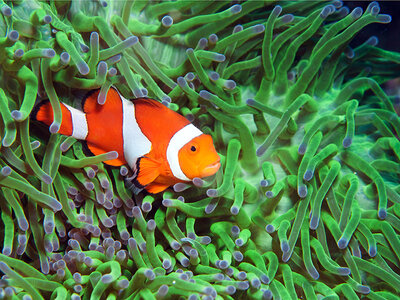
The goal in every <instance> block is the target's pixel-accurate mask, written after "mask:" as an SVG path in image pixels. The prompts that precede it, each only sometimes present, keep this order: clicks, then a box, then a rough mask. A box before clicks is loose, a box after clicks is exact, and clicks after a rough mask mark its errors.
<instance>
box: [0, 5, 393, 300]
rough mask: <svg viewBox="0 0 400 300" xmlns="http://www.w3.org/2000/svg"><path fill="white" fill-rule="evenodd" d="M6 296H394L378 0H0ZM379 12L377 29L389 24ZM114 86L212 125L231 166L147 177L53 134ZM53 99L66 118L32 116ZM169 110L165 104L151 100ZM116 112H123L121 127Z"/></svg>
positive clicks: (0, 183)
mask: <svg viewBox="0 0 400 300" xmlns="http://www.w3.org/2000/svg"><path fill="white" fill-rule="evenodd" d="M0 11H1V17H0V34H1V35H2V36H3V37H2V38H1V39H0V78H1V79H2V80H1V81H0V114H1V120H2V122H0V125H1V126H0V136H1V140H2V145H1V149H0V151H1V152H0V167H1V172H0V188H1V193H0V208H1V222H0V223H1V227H0V232H1V234H0V243H2V244H3V247H2V254H0V271H1V272H2V273H3V277H2V279H1V280H0V298H5V299H14V298H18V299H21V298H22V299H24V300H27V299H35V300H36V299H73V300H77V299H107V300H111V299H146V300H147V299H161V298H166V299H177V298H179V297H183V298H185V299H186V298H187V299H190V300H194V299H198V298H202V299H271V298H274V299H298V298H305V299H319V298H321V297H325V298H327V299H328V298H329V299H339V298H349V299H358V298H360V297H367V298H370V299H397V298H398V297H399V295H400V292H399V289H400V288H399V287H400V276H399V273H400V269H399V267H400V261H399V259H400V239H399V232H400V219H399V218H400V195H399V194H400V185H399V174H400V164H399V162H400V142H399V138H398V136H399V131H400V119H399V116H398V114H397V113H396V110H395V108H394V104H393V103H394V101H393V100H394V99H393V97H391V96H388V95H387V94H386V93H385V91H384V89H383V88H382V87H383V85H384V84H385V83H386V82H389V81H390V80H392V79H394V78H396V77H398V74H400V73H399V72H400V67H399V62H400V54H399V53H397V52H391V51H387V50H383V49H380V48H378V47H377V43H378V39H377V38H376V37H374V36H373V37H371V38H369V39H368V40H366V41H364V42H363V43H362V44H361V45H352V46H350V42H351V41H352V39H353V38H354V37H355V36H356V35H357V33H358V32H359V31H360V30H362V29H363V28H364V27H365V26H367V25H369V24H371V23H388V22H390V21H391V17H390V16H389V15H385V14H380V8H379V5H378V3H376V2H371V3H369V5H368V7H367V8H366V10H365V11H364V12H363V10H362V9H361V8H359V7H357V8H355V9H353V10H352V11H350V10H349V9H348V8H347V7H346V6H343V3H342V2H341V1H330V2H329V1H328V2H327V1H282V3H279V2H276V1H251V0H248V1H245V2H242V1H233V3H232V2H229V1H187V0H177V1H150V2H147V1H132V0H128V1H113V0H110V1H104V0H102V1H100V0H99V1H78V0H73V1H68V0H61V1H60V0H58V1H57V0H48V1H36V0H25V1H24V0H15V1H5V2H3V1H2V0H0ZM375 26H379V25H375ZM111 86H115V87H116V88H117V89H118V90H119V91H120V93H121V94H122V95H123V96H124V97H125V98H127V99H134V98H139V97H143V96H146V97H151V98H154V99H157V100H159V101H161V102H162V103H163V104H164V105H166V106H168V107H169V108H171V109H172V110H174V111H177V112H179V113H180V114H182V115H183V116H185V117H186V118H187V119H189V120H190V121H192V122H193V123H194V124H196V125H197V126H198V127H199V128H201V129H202V131H203V132H205V133H208V134H210V135H211V136H212V137H213V140H214V143H215V146H216V149H217V151H218V153H219V154H220V157H221V164H222V167H221V170H220V171H219V172H218V173H217V174H216V175H215V176H214V177H213V178H209V179H205V180H202V179H200V178H195V179H194V180H193V183H191V184H184V183H178V184H176V185H175V186H173V187H171V189H169V190H167V191H166V192H164V193H163V194H157V195H146V194H145V193H143V192H139V193H133V192H132V189H131V186H129V184H126V183H125V179H126V177H128V176H131V175H132V171H131V170H130V169H129V168H127V167H125V166H123V167H121V168H116V167H108V166H105V165H104V164H103V163H102V161H104V160H107V159H110V155H111V156H112V155H113V153H111V154H110V153H108V154H102V155H98V156H88V155H87V154H86V153H85V151H84V150H85V149H84V147H83V145H82V143H81V142H79V141H76V140H75V139H74V138H72V137H66V136H62V135H60V134H58V133H57V132H58V130H59V128H60V124H61V109H60V102H61V101H62V102H65V103H67V104H69V105H71V106H74V107H76V108H79V105H80V103H81V100H82V97H83V95H84V94H85V93H87V92H88V91H90V90H93V89H100V93H99V97H98V102H99V103H104V102H105V101H107V98H106V95H107V91H108V90H109V88H110V87H111ZM45 99H48V100H49V101H50V103H51V105H52V109H53V115H54V121H53V123H52V124H51V126H50V128H49V129H48V128H43V127H41V126H40V124H38V123H36V122H34V121H32V120H31V119H30V115H31V113H32V110H33V108H34V105H35V103H37V102H40V101H42V100H45ZM154 122H157V116H154ZM109 126H112V124H109Z"/></svg>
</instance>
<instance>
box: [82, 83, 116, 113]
mask: <svg viewBox="0 0 400 300" xmlns="http://www.w3.org/2000/svg"><path fill="white" fill-rule="evenodd" d="M99 93H100V89H97V90H93V91H90V92H89V93H88V94H87V95H86V96H85V98H83V101H82V110H83V111H84V112H85V113H87V114H88V113H89V114H90V113H92V112H95V111H99V110H101V109H103V108H105V107H107V110H108V109H109V108H111V107H119V106H120V105H121V97H120V95H119V93H118V92H117V90H116V89H115V88H113V87H111V88H110V89H109V90H108V92H107V96H106V102H105V103H104V104H103V105H102V104H99V103H98V102H97V98H98V96H99ZM111 110H112V109H111Z"/></svg>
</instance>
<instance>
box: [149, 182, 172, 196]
mask: <svg viewBox="0 0 400 300" xmlns="http://www.w3.org/2000/svg"><path fill="white" fill-rule="evenodd" d="M167 188H169V185H166V184H162V183H157V182H153V183H150V184H149V185H147V186H146V187H145V189H146V191H148V192H149V193H150V194H158V193H160V192H162V191H164V190H166V189H167Z"/></svg>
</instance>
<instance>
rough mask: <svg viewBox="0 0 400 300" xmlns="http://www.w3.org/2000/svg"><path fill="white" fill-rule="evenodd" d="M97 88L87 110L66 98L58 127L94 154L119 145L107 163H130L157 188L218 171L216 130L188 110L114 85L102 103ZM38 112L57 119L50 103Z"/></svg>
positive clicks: (140, 180)
mask: <svg viewBox="0 0 400 300" xmlns="http://www.w3.org/2000/svg"><path fill="white" fill-rule="evenodd" d="M98 93H99V90H97V91H94V92H93V93H91V94H90V95H89V96H88V97H87V98H86V99H85V101H84V103H83V112H82V111H79V110H77V109H75V108H73V107H71V106H69V105H66V104H61V110H62V123H61V127H60V130H59V133H61V134H64V135H69V136H73V137H74V138H76V139H80V140H85V141H86V143H87V146H88V148H89V150H90V151H91V152H92V153H93V154H94V155H99V154H102V153H106V152H109V151H117V152H118V158H117V159H113V160H108V161H105V163H107V164H109V165H112V166H121V165H124V164H128V165H129V166H130V168H131V169H132V170H133V171H134V172H135V174H136V178H135V182H136V184H138V185H139V186H138V187H139V188H145V189H146V190H147V191H148V192H149V193H152V194H156V193H159V192H162V191H163V190H165V189H166V188H168V187H169V186H171V185H173V184H175V183H178V182H185V181H190V180H192V179H193V178H195V177H200V178H201V177H207V176H211V175H213V174H215V173H216V172H217V171H218V169H219V167H220V158H219V156H218V154H217V152H216V151H215V148H214V145H213V141H212V138H211V136H210V135H207V134H204V133H202V132H201V131H200V130H199V129H197V128H196V127H195V126H194V125H193V124H191V123H190V122H189V121H188V120H187V119H186V118H184V117H183V116H181V115H179V114H178V113H176V112H174V111H172V110H171V109H169V108H167V107H166V106H165V105H163V104H161V103H160V102H158V101H156V100H153V99H148V98H139V99H135V100H133V101H130V100H127V99H125V98H124V97H123V96H122V95H120V94H119V93H118V91H117V90H116V89H114V88H110V90H109V91H108V93H107V98H106V99H107V100H106V102H105V104H103V105H101V104H98V102H97V96H98ZM33 118H34V119H36V120H38V121H40V122H43V123H45V124H46V125H48V126H49V125H50V124H51V123H52V122H53V110H52V107H51V105H50V103H49V102H47V101H45V102H42V103H40V104H39V105H38V106H37V107H36V109H35V112H34V114H33Z"/></svg>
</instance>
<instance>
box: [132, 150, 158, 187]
mask: <svg viewBox="0 0 400 300" xmlns="http://www.w3.org/2000/svg"><path fill="white" fill-rule="evenodd" d="M136 168H137V170H136V171H137V177H136V182H137V183H138V184H139V185H140V186H141V187H144V186H147V185H148V184H150V183H152V182H153V181H154V180H155V179H156V178H157V177H158V176H159V175H160V171H159V169H160V164H159V163H158V162H157V161H155V160H152V159H151V158H148V157H141V158H139V159H138V161H137V163H136Z"/></svg>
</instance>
